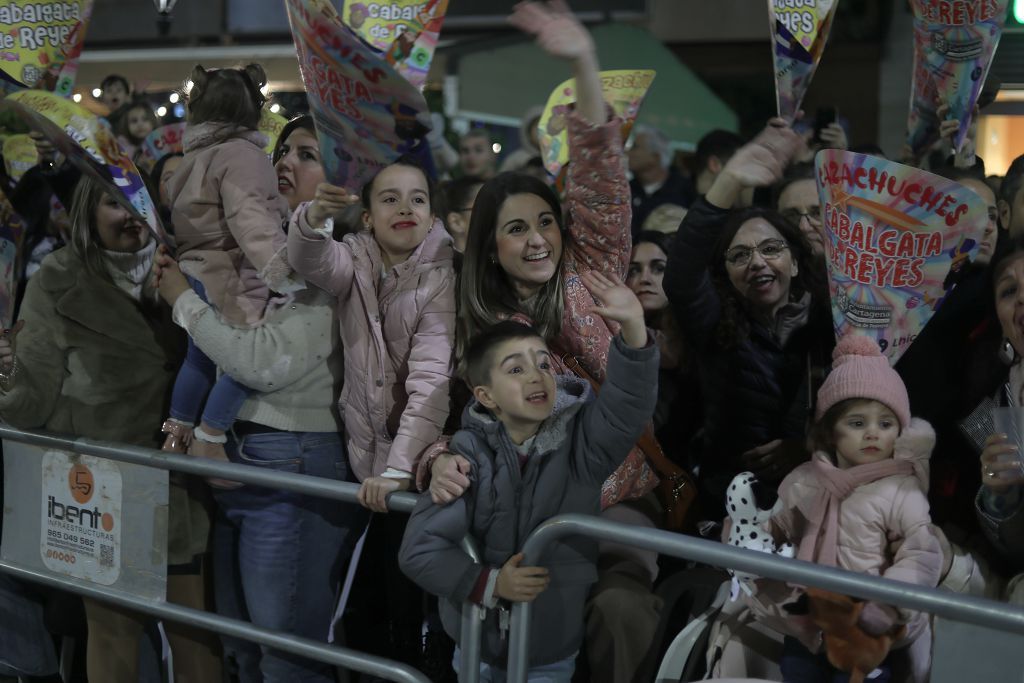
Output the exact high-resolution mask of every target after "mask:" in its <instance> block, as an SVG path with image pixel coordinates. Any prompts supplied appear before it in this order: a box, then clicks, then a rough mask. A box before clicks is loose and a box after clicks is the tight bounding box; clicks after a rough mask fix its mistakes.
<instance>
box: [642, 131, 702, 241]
mask: <svg viewBox="0 0 1024 683" xmlns="http://www.w3.org/2000/svg"><path fill="white" fill-rule="evenodd" d="M629 171H630V173H632V174H633V179H632V180H631V181H629V189H630V192H631V194H632V195H633V223H632V230H633V237H636V236H637V234H639V232H640V231H641V230H642V229H643V225H644V221H645V220H647V217H648V216H650V215H651V212H652V211H654V209H656V208H658V207H659V206H662V205H663V204H675V205H676V206H681V207H683V208H684V209H685V208H688V207H689V206H690V203H691V202H693V200H694V199H695V198H696V195H695V194H694V191H693V184H692V183H691V182H690V180H689V179H688V178H684V177H683V175H682V174H681V173H680V172H679V169H677V168H676V167H675V166H673V165H672V150H671V149H669V140H668V138H667V137H665V135H664V133H662V132H661V131H659V130H658V129H657V128H652V127H650V126H644V125H638V126H637V127H636V128H635V129H634V130H633V145H632V146H631V147H630V148H629Z"/></svg>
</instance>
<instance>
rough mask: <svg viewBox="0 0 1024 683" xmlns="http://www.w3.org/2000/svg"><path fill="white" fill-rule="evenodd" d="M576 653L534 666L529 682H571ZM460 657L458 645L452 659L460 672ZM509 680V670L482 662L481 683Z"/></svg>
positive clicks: (501, 682)
mask: <svg viewBox="0 0 1024 683" xmlns="http://www.w3.org/2000/svg"><path fill="white" fill-rule="evenodd" d="M576 654H579V653H578V652H577V653H576ZM576 654H574V655H572V656H571V657H566V658H565V659H560V660H558V661H557V662H552V663H551V664H545V665H543V666H535V667H533V668H532V669H530V670H529V671H527V672H526V680H527V681H529V683H571V681H572V674H573V672H574V671H576ZM460 657H462V648H460V647H456V648H455V657H454V658H453V659H452V667H453V668H454V669H455V673H459V664H460V662H459V658H460ZM507 680H508V672H507V671H506V670H505V669H499V668H498V667H496V666H493V665H491V664H488V663H487V662H480V683H505V682H506V681H507Z"/></svg>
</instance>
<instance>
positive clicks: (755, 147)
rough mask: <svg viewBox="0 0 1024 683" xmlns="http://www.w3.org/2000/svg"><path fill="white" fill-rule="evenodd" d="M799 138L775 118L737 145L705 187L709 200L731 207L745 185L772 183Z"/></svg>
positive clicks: (799, 143)
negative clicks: (719, 170) (744, 142)
mask: <svg viewBox="0 0 1024 683" xmlns="http://www.w3.org/2000/svg"><path fill="white" fill-rule="evenodd" d="M804 147H805V143H804V142H803V140H802V138H801V137H800V136H799V135H797V134H796V133H795V132H793V129H792V128H790V127H789V126H788V125H787V124H786V122H785V121H783V120H782V119H779V118H774V119H772V120H770V121H769V122H768V125H767V126H765V128H764V130H762V131H761V132H760V133H759V134H758V135H757V137H755V138H754V139H753V140H751V141H750V142H749V143H747V144H746V145H744V146H743V147H740V148H739V149H738V150H737V151H736V153H735V154H733V155H732V158H731V159H729V161H728V162H727V163H726V164H725V168H723V169H722V172H721V173H719V174H718V177H717V178H715V182H714V183H712V185H711V188H710V189H709V190H708V193H707V195H706V197H705V198H706V199H707V201H708V203H710V204H712V205H714V206H717V207H719V208H722V209H731V208H732V207H733V206H734V205H735V204H736V202H737V201H738V200H739V198H740V195H741V194H742V193H743V191H744V190H745V189H747V188H751V187H766V186H768V185H773V184H775V183H776V182H778V181H779V180H780V179H781V178H782V174H783V173H784V172H785V170H786V165H787V164H789V161H790V159H792V158H793V157H794V156H795V155H796V154H797V153H798V152H799V151H800V150H801V148H804Z"/></svg>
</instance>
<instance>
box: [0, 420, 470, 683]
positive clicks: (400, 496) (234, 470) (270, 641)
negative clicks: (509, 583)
mask: <svg viewBox="0 0 1024 683" xmlns="http://www.w3.org/2000/svg"><path fill="white" fill-rule="evenodd" d="M0 438H2V439H8V440H10V441H17V442H21V443H26V444H31V445H34V446H40V447H42V448H53V449H57V450H62V451H71V452H74V453H79V454H82V455H91V456H94V457H98V458H106V459H108V460H115V461H117V462H124V463H130V464H134V465H142V466H145V467H155V468H158V469H163V470H172V471H177V472H184V473H186V474H194V475H197V476H201V477H219V478H222V479H229V480H232V481H239V482H242V483H244V484H250V485H253V486H262V487H266V488H274V489H283V490H287V491H294V492H296V493H301V494H304V495H309V496H316V497H319V498H329V499H332V500H337V501H341V502H346V503H357V502H358V501H357V498H356V494H357V493H358V492H359V485H358V484H353V483H350V482H341V481H332V480H330V479H323V478H320V477H313V476H309V475H305V474H294V473H291V472H281V471H277V470H264V469H263V468H257V467H252V466H250V465H242V464H237V463H224V462H216V461H213V460H207V459H204V458H195V457H191V456H187V455H181V454H177V453H169V452H166V451H159V450H155V449H151V448H144V447H141V446H131V445H127V444H118V443H113V442H106V441H98V440H94V439H87V438H70V437H64V436H58V435H55V434H48V433H45V432H37V431H25V430H20V429H15V428H13V427H11V426H9V425H5V424H2V423H0ZM418 500H419V496H417V495H413V494H410V493H397V492H396V493H392V494H390V495H389V496H388V498H387V503H388V509H389V510H391V511H393V512H402V513H409V512H412V509H413V508H414V507H415V505H416V502H417V501H418ZM462 548H463V550H464V551H465V552H466V553H467V554H469V555H470V557H472V558H473V559H474V560H475V561H477V562H479V553H478V552H477V550H476V548H475V547H474V546H473V543H472V541H471V540H470V539H469V538H465V539H463V541H462ZM0 571H3V572H6V573H8V574H11V575H12V576H15V577H17V578H19V579H23V580H26V581H31V582H34V583H41V584H44V585H47V586H51V587H55V588H62V589H65V590H69V591H71V592H73V593H77V594H79V595H83V596H86V597H90V598H95V599H97V600H102V601H105V602H111V603H114V604H116V605H119V606H121V607H126V608H129V609H133V610H136V611H139V612H143V613H146V614H150V615H152V616H155V617H158V618H160V619H167V620H169V621H175V622H180V623H183V624H187V625H189V626H195V627H198V628H203V629H207V630H209V631H214V632H216V633H220V634H222V635H226V636H232V637H235V638H239V639H242V640H249V641H252V642H255V643H258V644H260V645H265V646H268V647H272V648H275V649H277V650H281V651H284V652H288V653H291V654H295V655H299V656H301V657H305V658H307V659H312V660H315V661H319V662H324V663H326V664H332V665H335V666H341V667H344V668H347V669H351V670H353V671H358V672H362V673H367V674H371V675H374V676H380V677H382V678H385V679H387V680H392V681H406V682H409V683H429V679H428V678H427V677H426V676H424V675H423V674H422V673H420V672H419V671H417V670H415V669H414V668H412V667H410V666H408V665H405V664H401V663H399V662H395V661H392V660H389V659H385V658H383V657H377V656H374V655H370V654H366V653H363V652H358V651H355V650H350V649H348V648H344V647H339V646H335V645H328V644H326V643H322V642H318V641H314V640H310V639H308V638H300V637H298V636H293V635H289V634H286V633H282V632H279V631H271V630H269V629H265V628H261V627H258V626H255V625H254V624H251V623H249V622H245V621H240V620H237V619H229V618H227V617H223V616H220V615H217V614H213V613H210V612H204V611H202V610H196V609H192V608H189V607H184V606H181V605H176V604H173V603H169V602H160V603H154V602H151V601H148V600H142V599H139V598H137V597H134V596H131V595H129V594H126V593H122V592H119V591H117V590H111V589H107V588H103V587H100V586H96V585H88V584H85V583H83V582H80V581H75V580H70V579H62V578H58V577H55V576H50V575H48V574H45V573H42V572H37V571H35V570H31V569H26V568H23V567H18V566H16V565H12V564H10V563H8V562H3V561H0ZM482 625H483V620H482V616H481V612H480V608H479V607H477V606H475V605H470V604H468V603H467V605H466V606H464V609H463V616H462V630H461V634H462V640H463V643H464V644H463V647H462V660H461V664H462V670H463V672H464V673H465V674H467V675H466V676H465V677H463V679H462V680H464V681H466V682H467V683H476V681H477V680H478V678H479V668H480V665H479V661H480V659H479V658H480V634H481V629H482Z"/></svg>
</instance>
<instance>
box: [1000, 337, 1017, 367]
mask: <svg viewBox="0 0 1024 683" xmlns="http://www.w3.org/2000/svg"><path fill="white" fill-rule="evenodd" d="M999 360H1001V361H1003V363H1004V364H1005V365H1013V364H1014V363H1015V362H1016V361H1017V350H1016V349H1015V348H1013V344H1011V343H1010V340H1009V339H1003V344H1002V346H1000V347H999Z"/></svg>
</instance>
